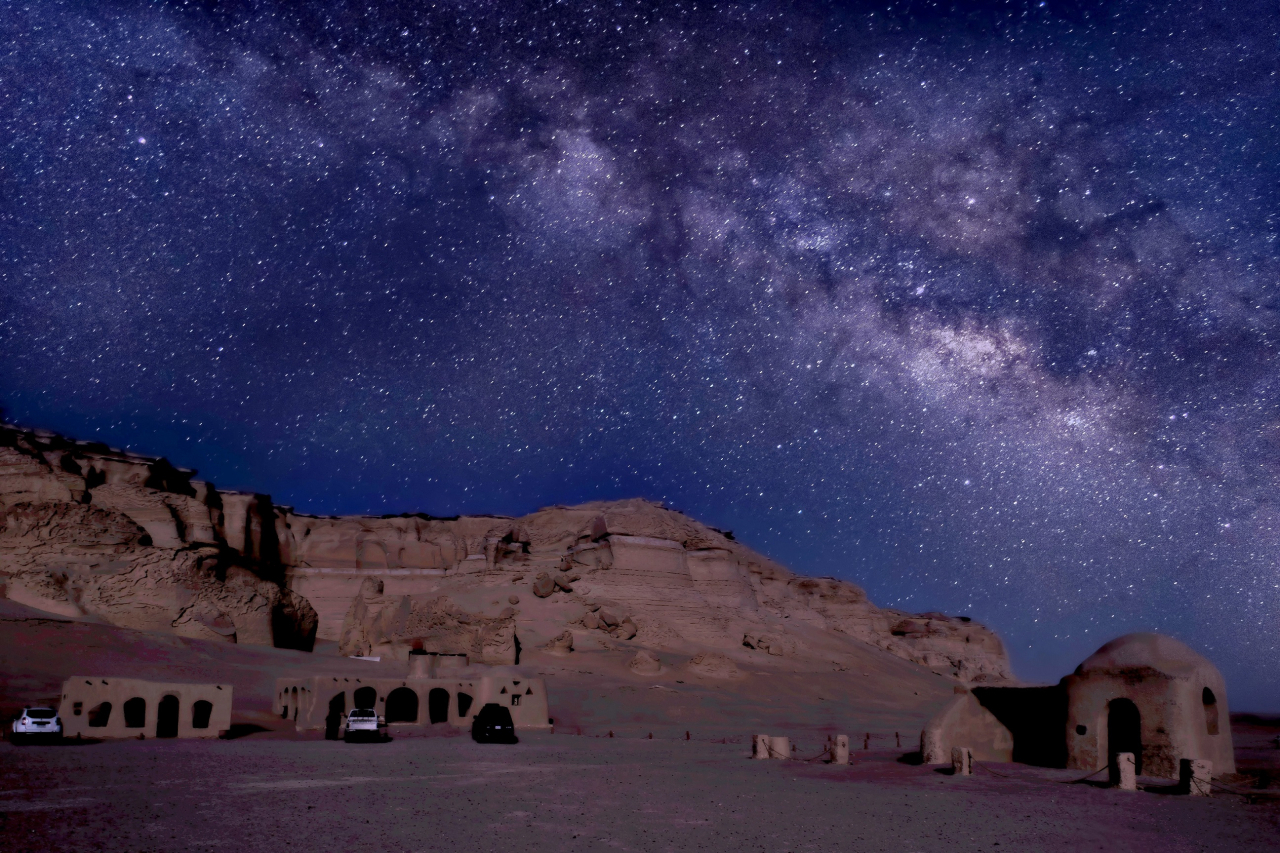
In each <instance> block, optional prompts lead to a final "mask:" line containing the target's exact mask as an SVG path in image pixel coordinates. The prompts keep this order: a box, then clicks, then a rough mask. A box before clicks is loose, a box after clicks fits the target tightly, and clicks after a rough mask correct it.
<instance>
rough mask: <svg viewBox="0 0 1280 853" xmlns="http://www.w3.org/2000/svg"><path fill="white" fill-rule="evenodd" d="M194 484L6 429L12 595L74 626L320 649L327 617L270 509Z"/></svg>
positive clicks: (1, 455)
mask: <svg viewBox="0 0 1280 853" xmlns="http://www.w3.org/2000/svg"><path fill="white" fill-rule="evenodd" d="M194 474H195V472H194V471H189V470H183V469H179V468H175V467H173V466H172V465H170V464H169V463H168V462H166V461H165V460H164V459H156V458H150V457H144V456H137V455H134V454H130V453H125V452H122V451H119V450H114V449H112V448H109V447H106V446H105V445H102V444H96V443H92V442H76V441H70V440H68V439H65V438H62V437H60V436H57V435H54V434H52V433H48V432H42V431H30V430H21V429H18V428H15V427H10V426H4V425H0V589H3V592H4V595H5V597H7V598H9V599H11V600H13V601H16V602H19V603H21V604H26V605H27V606H29V607H34V608H36V609H39V610H44V611H47V612H51V613H57V614H60V615H63V616H73V617H80V616H87V617H96V618H98V619H100V620H102V621H105V622H107V623H109V624H112V625H117V626H120V627H125V628H137V629H143V630H166V631H172V632H173V633H175V634H179V635H181V636H185V637H194V638H197V639H208V640H223V641H229V642H241V643H253V644H259V645H276V646H281V647H286V648H303V649H309V648H310V647H311V644H312V643H313V642H314V639H315V631H316V624H317V620H316V614H315V611H314V610H313V609H312V608H311V605H309V604H308V603H307V601H306V600H305V599H304V598H302V597H301V596H299V595H297V594H296V593H294V592H292V591H290V590H289V589H288V588H287V586H285V585H284V583H283V581H284V566H283V564H282V563H281V562H280V559H279V553H278V549H277V548H276V547H275V524H274V518H273V516H272V510H271V506H270V501H269V500H267V499H266V498H263V497H261V496H258V495H244V494H235V493H230V494H228V493H220V492H218V491H217V490H216V489H214V488H213V487H212V486H210V485H209V484H207V483H202V482H199V481H197V480H194V479H192V477H193V475H194Z"/></svg>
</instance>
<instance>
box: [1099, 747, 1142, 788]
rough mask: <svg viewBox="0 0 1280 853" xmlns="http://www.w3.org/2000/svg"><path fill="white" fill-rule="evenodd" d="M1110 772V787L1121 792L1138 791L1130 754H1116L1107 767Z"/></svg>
mask: <svg viewBox="0 0 1280 853" xmlns="http://www.w3.org/2000/svg"><path fill="white" fill-rule="evenodd" d="M1107 766H1108V768H1109V770H1110V778H1111V784H1112V786H1114V787H1116V788H1119V789H1120V790H1121V791H1136V790H1138V774H1137V772H1136V765H1135V763H1134V760H1133V753H1132V752H1117V753H1116V754H1115V755H1113V756H1112V757H1111V763H1110V764H1109V765H1107Z"/></svg>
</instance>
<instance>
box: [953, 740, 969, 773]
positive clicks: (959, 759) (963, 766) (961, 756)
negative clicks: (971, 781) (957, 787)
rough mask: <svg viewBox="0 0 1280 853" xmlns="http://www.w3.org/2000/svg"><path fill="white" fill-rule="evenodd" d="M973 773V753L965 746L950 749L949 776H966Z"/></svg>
mask: <svg viewBox="0 0 1280 853" xmlns="http://www.w3.org/2000/svg"><path fill="white" fill-rule="evenodd" d="M972 773H973V751H972V750H970V749H969V748H968V747H967V746H953V747H951V775H952V776H968V775H970V774H972Z"/></svg>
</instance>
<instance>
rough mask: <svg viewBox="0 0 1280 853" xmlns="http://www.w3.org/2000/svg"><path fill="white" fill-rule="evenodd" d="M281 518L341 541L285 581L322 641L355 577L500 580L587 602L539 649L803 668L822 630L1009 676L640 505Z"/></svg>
mask: <svg viewBox="0 0 1280 853" xmlns="http://www.w3.org/2000/svg"><path fill="white" fill-rule="evenodd" d="M281 519H282V521H283V522H284V523H285V524H287V525H288V526H289V530H288V531H287V532H282V534H281V536H280V539H281V542H282V543H283V542H285V541H286V539H287V538H288V536H292V537H293V540H294V541H297V539H298V537H299V533H298V531H299V530H307V529H310V530H315V531H324V532H323V534H322V535H323V537H324V538H323V540H320V541H327V542H331V543H336V544H335V550H334V551H333V552H332V553H329V552H326V551H325V550H323V549H321V548H319V547H318V546H317V542H316V540H313V539H312V538H311V537H314V536H316V535H317V533H312V534H310V536H303V538H304V539H306V540H307V541H308V542H309V544H308V545H307V546H306V549H307V550H306V554H307V560H308V561H309V562H308V564H307V565H305V566H303V565H295V566H294V567H293V568H291V569H290V570H289V571H290V579H291V580H290V582H291V584H292V585H293V586H294V588H295V589H296V590H298V591H299V592H301V593H302V594H304V595H306V596H307V597H308V598H310V599H311V600H312V601H313V602H314V601H320V602H322V603H323V602H326V601H335V603H333V604H322V605H317V606H318V607H319V608H320V610H321V628H320V636H322V637H325V636H332V637H334V638H336V634H337V628H338V625H339V624H340V620H341V616H342V613H343V612H345V610H346V609H347V607H348V604H349V602H350V601H351V599H352V596H353V595H354V594H355V592H356V587H357V586H358V584H359V583H360V577H361V576H362V575H367V574H380V573H382V572H384V571H385V573H382V574H380V576H383V577H385V578H386V580H387V583H388V584H392V585H393V586H394V587H395V589H396V590H397V592H399V593H401V594H412V595H427V594H429V593H431V594H442V593H448V594H450V595H454V596H455V598H456V597H458V596H459V595H462V594H464V593H466V592H467V591H470V590H477V589H481V588H483V587H485V586H486V585H496V584H504V583H505V584H516V585H519V586H521V587H523V588H526V589H528V591H529V592H531V593H532V595H533V598H532V601H533V602H534V603H535V604H537V603H538V602H545V604H537V606H538V607H542V608H543V609H549V611H555V608H556V606H557V603H564V604H568V603H581V604H584V605H586V612H585V613H584V612H583V610H578V611H576V612H577V614H579V615H577V616H565V617H563V620H562V621H561V622H560V623H559V624H558V626H557V625H551V626H550V627H549V628H548V629H547V630H546V632H544V633H543V635H542V636H541V637H540V638H539V639H538V642H539V644H543V643H545V642H547V641H549V640H551V639H552V638H554V637H556V636H557V635H558V634H559V633H560V632H561V631H563V630H564V628H565V627H568V626H569V625H574V626H575V627H576V626H580V627H582V628H585V629H587V630H588V631H589V632H590V633H589V634H588V636H592V637H595V636H600V637H601V638H602V639H603V637H604V636H606V635H607V636H608V637H609V638H612V639H614V640H625V641H633V642H636V643H640V644H642V645H653V646H654V647H663V646H664V645H665V646H667V647H670V646H671V643H673V642H677V641H680V640H684V641H690V642H694V643H697V644H704V645H706V646H709V647H713V648H721V649H723V650H725V651H730V650H734V649H738V650H741V649H743V648H746V649H749V650H754V652H753V653H757V654H763V655H765V656H767V657H768V658H772V659H774V660H777V659H778V658H781V659H783V660H798V661H799V660H808V659H812V658H813V657H814V655H815V654H816V652H814V651H813V649H812V648H811V646H812V643H813V632H820V633H825V634H832V633H834V634H837V635H840V636H843V637H847V638H851V639H854V640H857V641H860V642H862V643H867V644H870V645H873V646H876V647H878V648H881V649H883V650H885V651H887V652H890V653H891V654H894V655H896V656H898V657H902V658H905V659H907V660H910V661H913V662H915V663H918V664H921V665H922V666H927V667H930V668H932V669H934V670H937V671H939V672H943V673H946V674H949V675H952V676H955V677H957V678H960V679H962V680H965V681H974V682H1000V681H1004V680H1006V679H1009V678H1011V677H1012V676H1011V673H1010V670H1009V663H1008V658H1007V656H1006V654H1005V650H1004V647H1003V645H1002V644H1001V642H1000V640H999V638H998V637H997V636H996V635H995V634H993V633H992V632H991V631H990V630H988V629H986V628H984V627H982V626H981V625H978V624H977V623H974V622H971V621H969V620H968V619H966V618H963V617H949V616H944V615H942V614H937V613H928V614H921V615H913V614H909V613H902V612H899V611H895V610H888V609H882V608H879V607H876V606H875V605H874V604H872V603H871V602H870V601H868V600H867V596H866V594H865V593H864V592H863V591H862V590H861V589H859V588H858V587H856V586H854V585H853V584H850V583H848V582H845V581H840V580H835V579H831V578H809V577H803V576H798V575H796V574H794V573H792V572H790V571H789V570H787V569H786V568H784V567H782V566H780V565H778V564H777V563H775V562H773V561H771V560H769V559H768V558H766V557H763V556H761V555H760V554H757V553H755V552H754V551H752V550H751V549H749V548H746V547H744V546H743V545H741V544H740V543H738V542H736V541H735V540H733V539H732V538H731V537H730V536H728V535H725V534H724V533H722V532H720V531H717V530H714V529H712V528H709V527H707V526H705V525H702V524H699V523H698V522H696V521H694V520H693V519H691V518H688V517H687V516H684V515H681V514H680V513H677V512H673V511H671V510H668V509H665V508H663V507H662V506H660V505H657V504H653V503H650V502H647V501H643V500H629V501H615V502H608V503H593V504H584V505H582V506H576V507H551V508H548V509H544V510H540V511H539V512H536V513H533V514H532V515H529V516H525V517H523V518H518V519H512V518H480V517H473V518H460V519H456V520H441V519H422V518H417V517H412V518H395V519H367V518H349V519H310V518H307V517H302V516H297V515H293V514H292V513H289V512H288V511H285V512H283V513H282V515H281ZM282 529H283V528H282ZM293 547H294V546H288V547H286V546H284V545H282V552H284V553H289V552H290V551H289V549H290V548H293ZM295 550H296V549H295ZM361 555H363V556H361ZM369 555H377V556H376V558H373V559H371V558H370V556H369ZM374 566H376V567H378V568H374ZM384 566H385V570H383V569H382V567H384ZM337 602H340V603H337ZM468 606H470V605H468ZM530 606H531V607H532V606H534V605H530ZM484 612H485V613H488V615H489V616H492V615H494V612H495V611H494V610H486V611H484ZM556 612H558V611H556ZM480 615H483V613H481V614H480ZM555 618H561V617H555ZM596 631H600V632H602V634H600V635H597V634H596V633H595V632H596Z"/></svg>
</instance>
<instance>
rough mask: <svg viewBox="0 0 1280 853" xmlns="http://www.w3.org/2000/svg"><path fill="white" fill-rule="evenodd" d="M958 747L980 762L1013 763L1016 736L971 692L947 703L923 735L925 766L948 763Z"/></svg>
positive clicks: (958, 695)
mask: <svg viewBox="0 0 1280 853" xmlns="http://www.w3.org/2000/svg"><path fill="white" fill-rule="evenodd" d="M959 689H962V688H959ZM956 746H960V747H967V748H969V749H970V750H972V751H973V757H974V759H975V760H978V761H1012V760H1013V735H1012V734H1011V733H1010V732H1009V730H1008V729H1007V728H1005V727H1004V725H1003V724H1001V722H1000V721H999V720H998V719H996V717H995V715H994V714H992V713H991V712H990V711H988V710H987V709H986V708H984V707H982V703H981V702H979V701H978V699H977V697H975V696H974V695H973V694H972V693H970V692H968V691H967V690H966V691H965V692H964V693H960V694H957V695H956V696H955V698H953V699H952V700H951V701H950V702H949V703H947V705H946V706H945V707H944V708H943V709H942V710H941V711H939V712H938V713H937V714H936V715H934V717H933V719H931V720H929V722H928V723H926V724H925V727H924V731H922V732H921V733H920V755H921V758H922V759H923V760H924V763H925V764H946V763H948V762H949V761H951V749H952V747H956Z"/></svg>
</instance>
